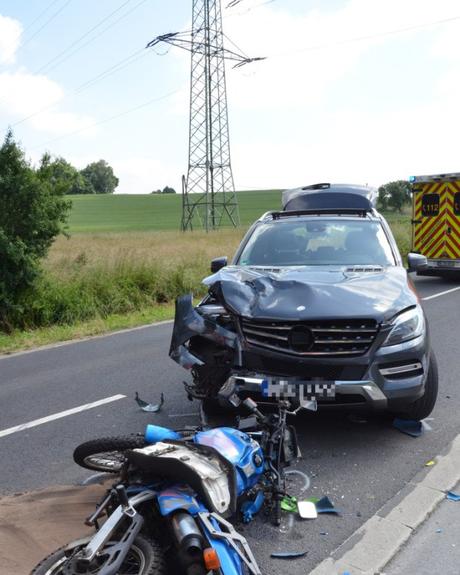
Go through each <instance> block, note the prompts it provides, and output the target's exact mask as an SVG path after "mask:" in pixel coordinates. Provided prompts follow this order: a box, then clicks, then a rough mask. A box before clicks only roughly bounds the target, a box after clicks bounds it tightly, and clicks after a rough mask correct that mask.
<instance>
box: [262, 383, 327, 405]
mask: <svg viewBox="0 0 460 575" xmlns="http://www.w3.org/2000/svg"><path fill="white" fill-rule="evenodd" d="M262 395H263V396H264V397H276V398H292V399H299V400H307V401H310V400H312V399H316V400H323V401H324V400H331V401H332V400H333V399H334V398H335V382H333V381H320V382H315V381H299V380H288V379H264V381H263V382H262Z"/></svg>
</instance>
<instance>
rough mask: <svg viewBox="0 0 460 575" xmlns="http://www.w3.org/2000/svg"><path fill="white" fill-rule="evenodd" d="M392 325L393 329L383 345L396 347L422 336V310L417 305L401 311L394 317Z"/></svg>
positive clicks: (423, 322)
mask: <svg viewBox="0 0 460 575" xmlns="http://www.w3.org/2000/svg"><path fill="white" fill-rule="evenodd" d="M392 325H393V329H392V330H391V331H390V333H389V334H388V337H387V338H386V340H385V341H384V343H383V345H397V344H398V343H402V342H403V341H409V340H410V339H414V338H416V337H418V336H420V335H422V333H423V332H424V330H425V317H424V315H423V311H422V308H421V307H420V306H419V305H417V306H416V307H414V308H412V309H409V310H407V311H403V312H402V313H400V314H399V315H398V316H396V318H395V319H394V320H393V324H392Z"/></svg>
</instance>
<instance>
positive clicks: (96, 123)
mask: <svg viewBox="0 0 460 575" xmlns="http://www.w3.org/2000/svg"><path fill="white" fill-rule="evenodd" d="M179 90H180V88H177V89H176V90H174V91H173V92H168V93H167V94H164V95H163V96H160V97H156V98H152V99H150V100H147V102H144V103H142V104H139V105H138V106H135V107H134V108H129V109H128V110H124V111H123V112H120V113H119V114H115V115H114V116H110V117H109V118H105V119H104V120H99V121H98V122H94V124H90V125H89V126H85V127H83V128H79V129H78V130H74V131H73V132H70V133H69V134H64V135H63V136H59V137H57V138H53V139H52V140H48V141H46V142H44V143H43V144H39V145H38V146H33V147H32V148H29V149H30V150H36V149H38V148H43V147H44V146H48V145H49V144H52V143H54V142H58V141H59V140H63V139H64V138H69V137H70V136H74V135H75V134H80V133H81V132H84V131H85V130H89V129H90V128H95V127H96V126H100V125H101V124H106V123H108V122H112V121H113V120H117V119H118V118H121V117H122V116H126V115H127V114H131V113H132V112H136V111H137V110H140V109H141V108H146V107H147V106H149V105H150V104H153V103H154V102H159V101H161V100H166V99H167V98H170V97H171V96H173V95H174V94H177V92H179Z"/></svg>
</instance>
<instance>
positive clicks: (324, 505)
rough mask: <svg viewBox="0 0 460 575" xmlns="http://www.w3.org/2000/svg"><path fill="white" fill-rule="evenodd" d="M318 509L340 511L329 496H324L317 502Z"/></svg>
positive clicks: (318, 510)
mask: <svg viewBox="0 0 460 575" xmlns="http://www.w3.org/2000/svg"><path fill="white" fill-rule="evenodd" d="M316 511H317V512H318V513H336V514H337V515H338V514H339V513H340V512H339V510H338V509H336V508H335V507H334V504H333V503H332V501H331V500H330V499H329V497H327V495H326V496H324V497H322V498H321V499H320V500H319V501H318V502H317V503H316Z"/></svg>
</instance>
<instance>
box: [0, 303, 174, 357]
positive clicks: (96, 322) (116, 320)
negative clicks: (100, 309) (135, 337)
mask: <svg viewBox="0 0 460 575" xmlns="http://www.w3.org/2000/svg"><path fill="white" fill-rule="evenodd" d="M173 317H174V304H171V303H170V304H164V305H157V306H152V307H149V308H146V309H142V310H138V311H135V312H132V313H128V314H112V315H109V316H107V317H105V318H101V317H97V318H94V319H91V320H89V321H85V322H77V323H75V324H72V325H53V326H49V327H42V328H38V329H33V330H24V331H20V330H16V331H14V332H13V333H12V334H10V335H7V334H4V333H2V332H0V353H3V354H9V353H13V352H15V351H23V350H27V349H33V348H37V347H41V346H44V345H50V344H53V343H56V342H64V341H70V340H74V339H81V338H84V337H88V336H92V335H99V334H105V333H108V332H111V331H117V330H120V329H127V328H130V327H137V326H139V325H146V324H149V323H154V322H157V321H164V320H168V319H172V318H173Z"/></svg>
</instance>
